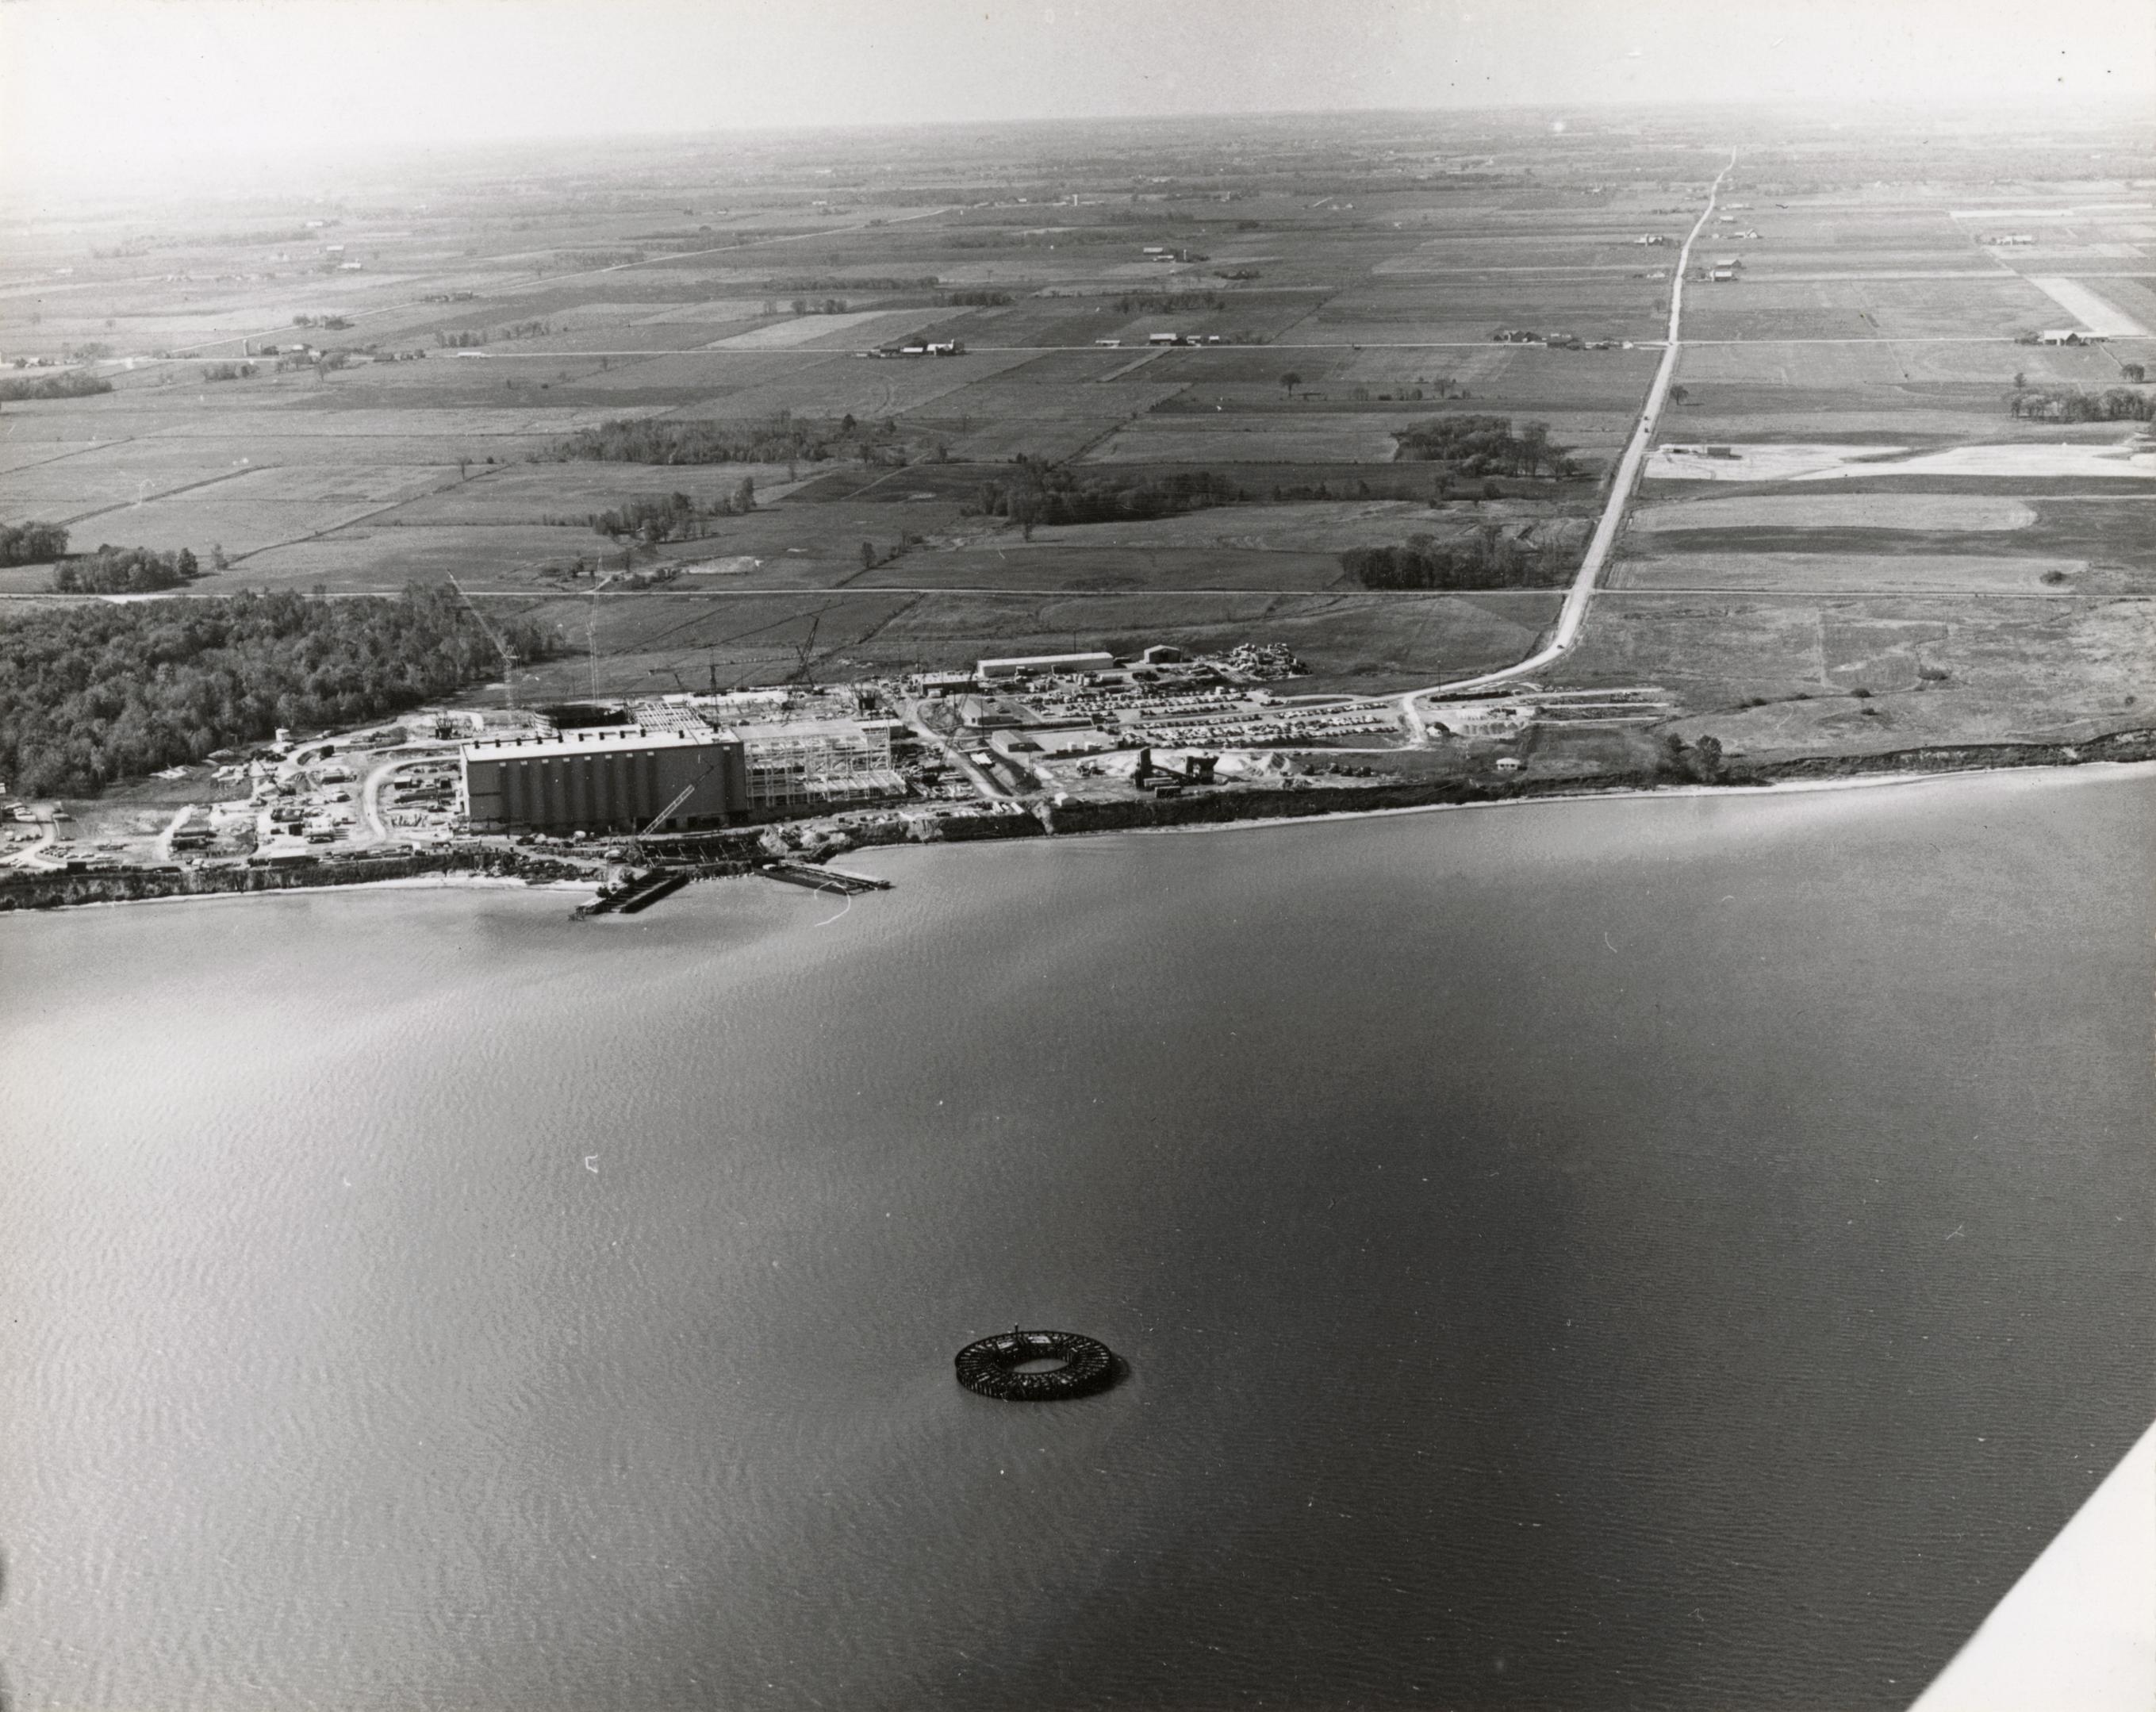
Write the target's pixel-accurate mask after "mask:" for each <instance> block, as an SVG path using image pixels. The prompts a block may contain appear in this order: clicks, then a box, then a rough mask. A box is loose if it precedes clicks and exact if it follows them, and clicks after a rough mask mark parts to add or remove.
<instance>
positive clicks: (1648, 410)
mask: <svg viewBox="0 0 2156 1712" xmlns="http://www.w3.org/2000/svg"><path fill="white" fill-rule="evenodd" d="M1736 166H1737V156H1736V153H1735V152H1734V151H1732V152H1731V154H1730V157H1729V164H1728V165H1727V166H1726V167H1723V168H1722V170H1721V171H1720V172H1717V173H1716V174H1715V175H1714V183H1712V184H1711V185H1709V186H1708V187H1707V206H1706V207H1705V208H1702V209H1701V210H1700V213H1699V218H1698V219H1697V220H1696V221H1694V222H1693V223H1692V229H1691V231H1690V232H1689V233H1687V234H1686V237H1685V241H1684V248H1683V249H1681V250H1679V251H1678V252H1677V265H1676V267H1675V269H1673V270H1671V275H1670V331H1669V337H1668V339H1667V341H1666V342H1665V343H1664V345H1663V347H1662V360H1661V364H1660V365H1659V366H1658V367H1657V368H1655V379H1654V384H1653V385H1651V386H1650V387H1649V388H1647V402H1646V404H1645V406H1644V407H1643V408H1642V409H1641V410H1640V420H1639V422H1638V423H1637V424H1635V426H1634V428H1633V429H1632V438H1631V439H1630V440H1629V441H1627V442H1626V444H1625V455H1624V456H1623V457H1622V458H1621V459H1620V460H1618V464H1617V473H1616V475H1615V476H1614V477H1612V478H1611V481H1610V483H1609V502H1608V503H1607V504H1606V505H1604V506H1603V508H1602V517H1601V520H1600V521H1599V522H1597V523H1596V524H1595V526H1594V537H1593V538H1592V539H1591V540H1590V541H1589V542H1588V543H1587V556H1586V558H1584V559H1582V560H1581V561H1580V564H1579V574H1578V576H1577V577H1575V578H1573V583H1572V588H1571V589H1570V590H1569V591H1568V593H1567V594H1566V595H1565V597H1564V605H1563V608H1562V609H1559V611H1558V615H1557V630H1556V633H1555V634H1554V635H1552V636H1551V638H1550V640H1548V642H1547V643H1546V644H1545V645H1543V647H1541V648H1539V649H1537V650H1536V651H1535V652H1534V653H1532V654H1530V655H1528V656H1527V658H1526V659H1525V660H1522V661H1520V662H1519V663H1518V664H1517V666H1504V667H1502V668H1501V669H1500V670H1498V671H1486V672H1482V673H1480V674H1478V675H1477V676H1474V677H1467V678H1457V679H1455V680H1454V681H1452V682H1450V683H1447V684H1436V685H1433V686H1431V687H1430V688H1429V689H1424V690H1411V691H1409V692H1408V693H1407V694H1406V695H1404V696H1403V697H1400V714H1401V717H1402V718H1403V720H1404V722H1405V723H1406V726H1407V729H1408V732H1409V735H1410V736H1412V737H1414V738H1418V739H1419V738H1422V737H1424V735H1425V734H1426V733H1425V727H1424V724H1423V721H1422V717H1421V715H1420V713H1419V712H1417V710H1416V707H1415V703H1416V702H1417V701H1418V700H1419V699H1421V698H1424V697H1430V696H1441V695H1455V694H1459V693H1461V692H1463V691H1471V690H1481V689H1488V688H1491V687H1492V686H1496V685H1498V684H1503V683H1510V682H1511V681H1512V680H1514V679H1515V678H1520V677H1524V676H1527V674H1528V673H1529V672H1532V671H1540V670H1541V669H1542V668H1543V666H1548V664H1550V662H1551V661H1555V660H1561V659H1563V657H1564V655H1567V654H1568V653H1570V652H1571V651H1572V646H1573V644H1574V643H1575V642H1577V641H1578V640H1579V632H1580V628H1581V626H1582V625H1584V624H1585V623H1586V622H1587V608H1588V604H1589V602H1590V601H1592V600H1593V599H1594V582H1595V578H1598V577H1599V576H1600V575H1601V574H1602V566H1603V562H1604V560H1605V559H1607V558H1609V549H1610V548H1612V547H1614V545H1615V544H1616V542H1617V532H1618V530H1619V529H1620V528H1621V527H1623V526H1624V522H1625V510H1626V508H1627V507H1628V506H1630V504H1631V502H1632V491H1633V490H1634V489H1635V487H1637V486H1639V485H1640V466H1641V465H1643V464H1644V463H1645V461H1646V457H1647V449H1648V448H1649V447H1650V446H1651V445H1653V444H1654V440H1655V426H1656V424H1659V423H1660V422H1661V415H1662V405H1663V404H1664V403H1665V402H1666V400H1667V398H1668V397H1669V392H1670V383H1671V380H1672V379H1674V378H1676V369H1677V352H1679V351H1680V350H1681V348H1682V344H1681V338H1680V332H1681V323H1682V321H1683V317H1684V286H1685V270H1686V268H1687V267H1689V266H1690V265H1691V247H1692V245H1693V244H1695V243H1697V241H1698V239H1699V234H1701V233H1702V231H1704V230H1705V229H1707V222H1708V221H1709V220H1711V219H1712V218H1714V202H1715V198H1717V196H1719V195H1720V194H1721V193H1722V180H1723V179H1725V178H1727V177H1728V176H1729V175H1730V173H1731V172H1733V171H1734V170H1735V169H1736Z"/></svg>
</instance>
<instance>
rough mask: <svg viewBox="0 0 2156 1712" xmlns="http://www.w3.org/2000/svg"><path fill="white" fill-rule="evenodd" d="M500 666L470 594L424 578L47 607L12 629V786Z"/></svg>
mask: <svg viewBox="0 0 2156 1712" xmlns="http://www.w3.org/2000/svg"><path fill="white" fill-rule="evenodd" d="M495 628H496V629H497V630H499V631H500V633H501V635H502V638H503V640H504V641H505V642H506V645H508V646H509V647H510V648H511V649H512V650H514V651H515V652H516V655H517V657H518V658H519V659H520V660H536V659H543V658H545V657H546V656H547V655H549V654H551V653H552V652H553V651H554V648H555V646H556V645H557V638H556V637H555V636H554V635H553V634H552V632H549V631H545V630H541V629H540V628H539V627H538V626H537V625H533V624H531V622H529V621H528V620H517V619H509V620H501V621H500V622H499V623H497V625H496V626H495ZM499 666H500V656H499V655H497V654H496V653H495V648H494V645H493V644H492V643H490V641H488V640H487V639H486V637H485V635H483V634H482V633H481V632H480V628H479V626H478V625H476V624H475V622H473V620H472V619H471V617H470V614H467V613H465V611H464V609H463V606H462V604H461V603H460V602H459V600H458V599H457V598H456V596H455V595H454V594H452V593H450V592H449V590H447V589H440V588H428V587H422V586H420V585H418V584H413V585H410V586H408V588H407V589H405V592H404V594H403V596H401V597H399V598H393V599H361V600H336V601H327V600H318V599H317V600H310V599H305V598H303V597H302V596H300V595H297V594H236V595H232V596H229V597H227V598H224V599H188V600H156V601H146V602H142V603H140V604H133V605H126V606H115V605H108V604H101V603H100V604H92V605H83V606H69V607H65V608H61V609H46V610H41V611H33V612H30V613H28V614H24V615H23V616H22V617H20V618H18V619H14V620H11V621H10V622H9V624H8V625H7V627H6V628H5V629H4V630H0V777H4V778H6V779H8V781H9V782H10V783H11V784H13V786H14V787H15V789H17V790H18V791H19V792H20V793H22V794H24V795H27V796H49V795H86V794H90V793H91V792H94V791H95V790H97V789H100V788H102V787H103V786H105V784H110V783H111V782H112V781H114V780H115V779H127V778H133V777H137V776H140V775H141V774H146V773H151V772H155V771H156V770H157V769H160V768H163V767H170V766H173V765H176V764H178V763H183V762H190V761H200V760H202V759H203V758H206V757H207V756H208V755H209V754H210V753H212V752H213V751H214V750H217V749H220V748H225V747H227V746H228V745H229V744H233V743H245V742H251V741H254V740H255V739H258V738H266V737H268V736H269V735H270V734H271V733H273V732H275V730H276V729H277V727H280V726H291V727H311V726H326V725H343V724H357V723H359V722H363V721H366V720H369V719H377V718H380V717H382V716H383V715H386V714H390V713H397V712H403V710H404V709H406V708H408V707H416V706H418V704H420V703H421V702H429V701H433V700H435V699H438V698H439V697H443V696H446V695H449V694H450V693H452V692H453V691H456V690H458V689H459V688H461V687H463V686H465V685H466V684H470V683H473V682H477V681H484V680H485V679H486V678H487V677H490V676H492V675H493V674H494V673H495V671H497V670H498V669H499Z"/></svg>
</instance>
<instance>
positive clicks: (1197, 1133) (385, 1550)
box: [0, 769, 2156, 1712]
mask: <svg viewBox="0 0 2156 1712" xmlns="http://www.w3.org/2000/svg"><path fill="white" fill-rule="evenodd" d="M2152 830H2156V782H2152V781H2151V780H2150V779H2148V778H2147V777H2146V776H2135V775H2128V774H2118V773H2111V774H2102V773H2100V772H2099V771H2098V770H2097V769H2090V770H2087V771H2083V772H2081V773H2077V774H2052V775H2028V776H2024V777H2005V778H1993V779H1961V780H1948V781H1941V782H1938V783H1936V784H1925V785H1921V786H1913V787H1907V788H1894V789H1877V790H1868V791H1849V792H1835V793H1821V794H1805V795H1788V796H1778V797H1774V798H1770V799H1749V800H1731V799H1704V798H1681V799H1662V800H1654V801H1632V802H1614V801H1613V802H1605V803H1597V804H1570V805H1541V806H1533V807H1523V808H1517V809H1508V810H1498V811H1491V812H1470V813H1451V814H1436V815H1415V816H1406V817H1400V818H1394V819H1384V820H1363V821H1358V822H1354V823H1347V824H1332V825H1301V826H1292V827H1281V828H1277V829H1256V830H1238V831H1235V832H1228V833H1219V834H1208V835H1189V836H1156V837H1139V836H1132V837H1123V838H1108V839H1096V840H1083V841H1057V842H1055V843H1052V844H1050V843H1037V844H1030V845H1009V846H978V847H971V848H962V849H948V850H935V851H926V850H923V851H893V852H880V853H876V854H874V855H869V856H861V857H859V858H857V865H858V866H861V867H864V868H872V869H875V870H876V871H880V872H883V873H885V874H887V875H889V876H890V877H892V878H894V879H895V880H896V882H898V884H897V889H896V891H894V892H890V893H887V894H880V895H875V896H871V897H864V898H862V899H860V900H858V901H856V902H854V903H853V904H851V906H850V907H844V909H843V910H842V908H841V907H840V906H839V905H838V904H836V903H834V902H831V901H829V900H828V899H825V898H824V897H819V896H815V895H812V894H809V893H806V892H799V891H796V890H793V889H789V888H785V887H778V886H775V885H771V884H769V883H767V882H760V881H742V882H718V883H713V884H710V885H705V886H700V887H693V888H691V889H690V891H688V892H685V893H682V894H680V896H679V897H675V898H674V899H671V900H670V901H668V902H665V903H664V904H662V905H661V906H660V907H658V908H657V909H655V910H654V911H652V912H651V913H649V914H647V915H644V916H643V917H640V918H635V919H634V920H632V921H627V922H621V921H613V922H607V921H601V922H594V923H572V922H571V921H570V920H569V919H568V911H567V902H566V901H565V900H564V899H563V898H562V897H559V896H558V895H557V896H546V895H540V894H524V893H518V892H403V893H383V892H373V893H369V894H366V895H357V894H343V895H334V896H332V895H320V896H309V897H288V898H282V899H244V900H223V901H215V902H202V903H187V904H177V905H161V906H154V907H133V908H125V909H108V910H96V911H88V912H79V913H73V914H69V915H66V916H53V917H45V918H36V919H7V920H0V1025H4V1033H0V1080H3V1081H4V1097H5V1101H6V1106H5V1110H6V1122H5V1124H4V1126H0V1163H4V1166H5V1170H4V1173H0V1206H4V1207H5V1208H6V1210H7V1215H8V1216H7V1237H6V1241H5V1242H4V1244H0V1314H4V1319H0V1444H4V1446H5V1450H4V1453H0V1552H4V1563H5V1571H6V1581H5V1587H4V1602H0V1658H4V1661H5V1664H4V1668H5V1671H6V1673H7V1678H8V1682H7V1692H8V1695H9V1697H10V1699H11V1703H12V1704H13V1707H14V1708H16V1709H18V1712H44V1709H57V1708H70V1709H95V1712H106V1709H113V1712H117V1709H123V1708H125V1709H136V1712H162V1709H167V1708H172V1709H181V1708H190V1709H192V1708H201V1709H216V1712H253V1709H258V1708H259V1709H270V1708H276V1709H289V1708H295V1707H302V1706H319V1707H328V1708H341V1707H367V1708H377V1707H378V1708H389V1707H397V1708H403V1709H435V1708H451V1707H459V1708H461V1707H470V1708H487V1709H495V1708H500V1709H505V1712H506V1709H516V1712H538V1709H553V1708H560V1709H577V1712H588V1709H592V1708H597V1707H608V1708H616V1707H619V1708H674V1707H713V1708H725V1709H735V1708H753V1707H763V1706H769V1707H783V1708H795V1707H803V1708H806V1707H819V1706H820V1707H831V1708H848V1709H854V1708H881V1707H891V1708H901V1707H937V1708H942V1707H952V1708H959V1709H968V1708H981V1709H988V1708H995V1709H1004V1708H1014V1707H1046V1708H1054V1707H1079V1706H1132V1707H1136V1706H1168V1707H1190V1708H1217V1707H1241V1706H1256V1705H1259V1704H1265V1705H1270V1706H1280V1705H1290V1706H1294V1705H1304V1706H1314V1707H1329V1706H1346V1705H1356V1706H1393V1705H1430V1706H1453V1707H1459V1708H1476V1709H1481V1708H1546V1707H1554V1706H1563V1707H1566V1708H1599V1707H1604V1706H1607V1707H1655V1708H1660V1707H1672V1708H1688V1709H1689V1708H1697V1709H1702V1712H1707V1709H1713V1712H1725V1709H1728V1708H1732V1707H1754V1706H1756V1707H1788V1708H1799V1707H1801V1708H1818V1707H1825V1706H1833V1707H1836V1708H1844V1709H1847V1708H1861V1707H1871V1706H1880V1707H1886V1706H1898V1705H1902V1704H1906V1703H1907V1700H1908V1699H1911V1698H1912V1697H1913V1695H1914V1694H1915V1693H1916V1692H1917V1689H1920V1688H1921V1686H1922V1683H1923V1682H1924V1681H1925V1680H1926V1679H1928V1677H1929V1675H1930V1674H1931V1673H1933V1671H1935V1670H1936V1669H1937V1668H1938V1666H1939V1665H1940V1664H1942V1663H1943V1662H1944V1660H1945V1658H1947V1656H1948V1654H1949V1653H1951V1652H1952V1651H1953V1648H1955V1647H1956V1646H1957V1645H1958V1643H1959V1642H1960V1641H1961V1640H1962V1639H1963V1637H1965V1636H1966V1634H1967V1633H1968V1632H1969V1630H1970V1629H1971V1628H1973V1627H1974V1625H1975V1623H1976V1622H1978V1620H1979V1618H1980V1617H1982V1616H1983V1614H1984V1612H1985V1611H1987V1610H1988V1609H1989V1607H1990V1606H1991V1604H1992V1603H1993V1602H1994V1601H1996V1599H1997V1598H1998V1597H1999V1595H2000V1594H2001V1593H2002V1592H2003V1591H2005V1588H2006V1587H2007V1586H2009V1585H2010V1583H2011V1581H2013V1579H2014V1578H2015V1576H2016V1575H2017V1574H2018V1573H2019V1572H2020V1570H2021V1569H2022V1568H2023V1567H2024V1566H2025V1565H2026V1564H2027V1562H2028V1561H2029V1560H2030V1558H2031V1557H2032V1556H2033V1555H2035V1552H2036V1550H2039V1549H2040V1546H2041V1545H2043V1544H2044V1542H2045V1541H2046V1540H2047V1539H2048V1538H2049V1537H2050V1536H2051V1534H2052V1533H2053V1532H2054V1531H2056V1529H2057V1528H2058V1527H2059V1525H2060V1524H2061V1523H2062V1522H2063V1521H2064V1520H2065V1519H2066V1516H2067V1515H2068V1514H2071V1511H2072V1510H2073V1509H2074V1508H2075V1506H2076V1504H2078V1503H2079V1501H2080V1500H2081V1499H2082V1498H2083V1497H2084V1496H2085V1495H2086V1494H2087V1492H2088V1491H2089V1490H2090V1489H2092V1488H2093V1487H2094V1485H2095V1484H2096V1483H2097V1481H2098V1480H2099V1479H2100V1478H2102V1474H2103V1473H2104V1472H2105V1471H2107V1469H2108V1468H2110V1466H2111V1465H2112V1463H2113V1462H2114V1461H2115V1460H2116V1459H2117V1457H2118V1456H2119V1455H2120V1454H2122V1453H2123V1452H2124V1450H2125V1448H2126V1447H2127V1446H2128V1444H2129V1443H2130V1442H2132V1441H2133V1438H2134V1437H2136V1436H2137V1434H2138V1432H2139V1431H2140V1430H2141V1428H2142V1427H2144V1426H2146V1425H2147V1424H2148V1421H2149V1420H2150V1418H2151V1417H2152V1416H2156V1398H2152V1396H2151V1393H2150V1385H2149V1380H2148V1375H2149V1373H2150V1371H2151V1366H2152V1356H2153V1355H2156V1347H2152V1343H2153V1342H2156V1340H2152V1338H2151V1336H2150V1327H2149V1321H2148V1313H2147V1303H2148V1300H2149V1298H2150V1296H2151V1293H2152V1284H2156V1279H2152V1276H2151V1272H2152V1267H2151V1262H2150V1257H2151V1253H2152V1246H2153V1245H2152V1236H2156V1232H2152V1229H2151V1223H2152V1221H2151V1217H2150V1209H2151V1206H2152V1202H2153V1201H2156V1193H2152V1191H2153V1190H2156V1167H2152V1162H2151V1155H2150V1113H2151V1111H2152V1094H2156V1087H2152V1077H2151V1073H2150V1058H2149V1048H2148V1042H2149V1040H2150V1036H2151V1026H2152V1020H2153V1019H2156V1010H2152V1003H2151V998H2150V993H2151V987H2152V982H2153V981H2156V954H2152V952H2151V949H2150V946H2151V930H2152V927H2156V908H2153V907H2152V897H2151V888H2150V884H2149V878H2148V875H2149V861H2148V850H2149V846H2150V835H2151V832H2152ZM1015 1321H1024V1322H1025V1323H1026V1324H1047V1325H1060V1326H1065V1327H1068V1328H1070V1329H1075V1330H1080V1331H1084V1332H1087V1333H1090V1334H1094V1335H1096V1336H1098V1337H1100V1338H1102V1339H1106V1341H1107V1342H1108V1343H1109V1344H1111V1345H1113V1347H1114V1348H1115V1349H1116V1350H1117V1351H1118V1352H1119V1353H1121V1354H1122V1355H1123V1356H1124V1357H1125V1358H1126V1359H1127V1361H1128V1362H1129V1365H1130V1374H1129V1377H1128V1379H1127V1381H1126V1382H1125V1383H1123V1384H1122V1386H1119V1387H1118V1388H1116V1390H1114V1391H1110V1392H1108V1393H1107V1394H1106V1395H1104V1396H1099V1397H1096V1398H1092V1399H1089V1400H1086V1401H1081V1402H1075V1403H1070V1404H1064V1405H1055V1406H1025V1405H1011V1404H1000V1403H996V1402H992V1401H988V1400H985V1399H982V1398H978V1397H974V1396H970V1395H968V1393H966V1392H964V1391H961V1390H959V1389H958V1388H957V1386H955V1385H954V1384H953V1383H952V1379H951V1370H950V1360H951V1356H952V1353H953V1352H954V1351H955V1350H957V1348H958V1347H959V1346H960V1345H961V1344H964V1343H966V1342H968V1340H970V1339H973V1338H975V1337H978V1336H981V1335H983V1334H987V1333H988V1332H992V1331H994V1330H996V1329H1003V1328H1008V1327H1009V1326H1010V1325H1011V1324H1013V1323H1014V1322H1015Z"/></svg>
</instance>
